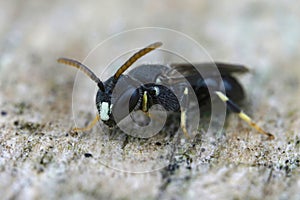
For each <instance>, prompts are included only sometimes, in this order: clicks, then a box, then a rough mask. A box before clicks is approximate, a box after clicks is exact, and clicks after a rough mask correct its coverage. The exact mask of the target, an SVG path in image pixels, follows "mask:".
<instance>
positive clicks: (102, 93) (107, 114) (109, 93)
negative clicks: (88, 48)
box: [57, 42, 162, 127]
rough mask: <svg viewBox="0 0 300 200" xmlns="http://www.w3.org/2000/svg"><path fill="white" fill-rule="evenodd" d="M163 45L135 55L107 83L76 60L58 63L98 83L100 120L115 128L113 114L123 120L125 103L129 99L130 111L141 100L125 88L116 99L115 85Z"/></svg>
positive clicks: (64, 60) (155, 44) (134, 90)
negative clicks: (114, 94)
mask: <svg viewBox="0 0 300 200" xmlns="http://www.w3.org/2000/svg"><path fill="white" fill-rule="evenodd" d="M161 45H162V43H161V42H155V43H153V44H150V45H149V46H147V47H145V48H143V49H141V50H140V51H138V52H137V53H135V54H134V55H133V56H131V57H130V58H129V59H128V60H127V61H126V62H125V63H124V64H123V65H122V66H121V67H120V68H119V69H118V71H117V72H116V73H115V74H114V75H113V76H112V77H111V78H109V79H108V80H107V81H105V83H103V82H102V81H101V80H100V79H99V78H98V77H97V76H96V75H95V74H94V73H93V72H92V71H91V70H90V69H89V68H88V67H87V66H85V65H83V64H82V63H80V62H78V61H76V60H72V59H68V58H59V59H58V60H57V61H58V62H59V63H63V64H67V65H70V66H73V67H75V68H77V69H79V70H81V71H82V72H84V73H85V74H86V75H87V76H89V77H90V78H91V79H92V80H93V81H94V82H96V84H97V86H98V88H99V90H98V92H97V96H96V106H97V109H98V112H99V118H100V119H101V120H102V121H103V122H104V123H105V124H106V125H108V126H109V127H113V126H114V125H115V124H116V122H115V120H114V117H113V114H112V113H113V110H116V113H117V115H116V116H119V114H120V116H121V118H122V117H123V115H124V111H126V109H124V106H123V104H124V102H128V99H129V106H130V107H129V110H132V107H133V106H135V105H136V103H137V101H138V99H139V94H138V91H137V90H136V89H133V88H129V89H128V88H127V90H123V87H121V90H122V92H117V95H116V97H114V96H113V89H114V88H115V85H116V84H117V82H119V81H121V80H122V79H123V78H121V77H125V76H123V75H122V74H123V72H124V71H126V70H127V69H128V68H129V67H130V66H131V65H132V64H133V63H134V62H135V61H136V60H138V59H139V58H140V57H142V56H144V55H145V54H147V53H149V52H150V51H152V50H154V49H156V48H158V47H160V46H161ZM121 82H122V81H121ZM121 85H122V84H121ZM126 85H128V84H127V83H126V84H124V85H123V86H126ZM125 88H126V87H125ZM123 91H124V92H123ZM114 103H116V104H118V106H114ZM126 113H127V112H126ZM118 118H119V117H118Z"/></svg>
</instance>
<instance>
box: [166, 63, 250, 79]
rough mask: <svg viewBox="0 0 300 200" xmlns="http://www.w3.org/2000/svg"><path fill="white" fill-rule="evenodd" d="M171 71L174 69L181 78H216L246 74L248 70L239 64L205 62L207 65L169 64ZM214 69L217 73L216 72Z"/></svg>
mask: <svg viewBox="0 0 300 200" xmlns="http://www.w3.org/2000/svg"><path fill="white" fill-rule="evenodd" d="M170 67H171V68H172V69H175V70H176V71H178V72H179V73H180V74H182V75H183V76H185V77H186V76H191V75H193V74H199V71H200V72H201V74H203V75H205V76H206V77H207V76H208V77H211V76H218V74H221V75H230V74H232V73H246V72H248V71H249V70H248V68H247V67H245V66H244V65H239V64H229V63H222V62H215V63H213V62H211V63H209V62H207V63H194V64H191V63H173V64H170ZM216 67H217V69H218V71H219V72H218V71H217V70H216ZM197 69H198V70H199V71H198V70H197Z"/></svg>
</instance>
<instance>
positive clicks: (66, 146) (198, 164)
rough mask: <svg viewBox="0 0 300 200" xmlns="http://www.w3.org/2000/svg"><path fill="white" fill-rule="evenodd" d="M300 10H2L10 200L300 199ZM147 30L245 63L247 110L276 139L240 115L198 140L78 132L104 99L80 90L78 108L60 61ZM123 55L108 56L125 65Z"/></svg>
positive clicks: (34, 4)
mask: <svg viewBox="0 0 300 200" xmlns="http://www.w3.org/2000/svg"><path fill="white" fill-rule="evenodd" d="M297 4H299V3H297V2H293V3H287V2H283V1H282V2H276V3H274V2H272V1H244V2H243V3H242V2H241V1H234V0H231V1H226V2H210V1H199V2H197V1H184V2H182V1H164V2H156V3H154V2H152V1H151V2H150V1H131V2H130V3H129V2H121V1H107V2H100V1H91V2H89V3H85V2H83V1H82V2H81V1H78V2H75V1H54V2H51V4H50V2H43V1H34V0H31V1H26V2H25V1H24V2H20V1H2V2H1V3H0V27H1V29H0V38H1V40H0V41H1V43H0V44H1V45H0V52H1V53H0V111H1V113H0V193H1V198H3V199H57V198H60V199H102V198H103V199H108V198H110V199H132V198H139V199H160V198H163V199H181V198H186V199H199V198H203V199H300V193H299V189H300V163H299V160H300V153H299V150H300V135H299V134H300V133H299V128H300V120H299V115H300V114H299V106H300V104H299V102H300V101H299V100H300V96H299V94H300V89H299V77H300V76H299V75H300V69H299V65H300V59H299V52H300V46H299V43H300V26H299V18H300V16H299V15H300V14H299V13H300V12H299V11H300V10H299V8H300V5H297ZM149 26H158V27H163V28H171V29H175V30H177V31H181V32H183V33H185V34H187V35H189V36H191V37H192V38H193V39H195V40H196V41H197V42H199V43H200V44H201V45H202V46H203V47H204V48H205V49H206V51H207V52H208V53H209V54H210V56H211V57H212V58H213V59H214V60H219V61H227V62H234V63H242V64H246V65H247V66H248V67H249V68H250V69H251V73H249V74H248V75H246V76H243V77H241V78H240V80H241V81H242V82H243V85H244V87H245V89H246V91H247V94H248V95H247V98H248V99H247V104H246V105H245V107H244V108H245V110H246V111H247V112H248V113H250V115H251V116H253V118H254V119H255V120H256V121H258V123H259V124H260V125H262V126H263V127H264V128H265V129H266V130H268V131H270V132H272V133H273V134H274V135H275V136H276V139H275V140H273V141H266V140H265V139H264V137H262V136H260V135H258V134H257V132H256V131H255V130H253V129H251V128H249V127H248V126H247V125H246V124H245V123H244V122H242V121H241V120H240V119H238V117H237V116H234V115H230V116H229V117H228V119H227V123H226V127H225V129H224V130H223V132H222V134H218V135H214V136H209V135H205V133H202V132H199V134H198V135H197V137H196V138H194V139H193V140H192V141H179V142H178V141H175V140H172V141H171V142H169V143H167V142H166V141H164V140H160V138H152V139H149V140H146V139H136V138H132V137H128V136H126V135H122V134H116V135H115V136H110V135H109V134H107V133H103V132H99V130H101V129H97V128H96V129H93V130H92V131H90V132H87V133H84V134H81V133H80V134H72V132H70V130H71V128H72V127H75V124H74V119H75V118H76V123H77V124H78V126H83V125H85V124H87V123H88V122H89V121H91V120H92V118H93V115H94V110H93V109H95V108H94V107H93V106H94V105H90V104H89V102H90V100H91V99H92V100H91V101H92V102H93V101H94V94H95V90H94V88H92V89H86V90H84V89H83V90H80V91H83V93H80V95H78V97H76V98H77V101H76V102H79V103H78V104H76V105H75V106H74V104H73V105H72V94H73V84H74V81H75V80H81V79H80V77H78V76H77V77H75V73H76V71H75V70H73V69H70V68H68V67H62V66H61V65H59V64H57V63H56V59H57V58H58V57H60V56H66V57H73V58H76V59H78V60H83V59H84V58H85V57H86V56H87V54H88V53H89V52H90V51H91V50H92V49H93V48H94V47H95V46H96V45H97V44H99V43H100V42H102V41H104V40H105V39H107V38H108V37H110V36H111V35H113V34H116V33H119V32H121V31H124V30H129V29H132V28H138V27H149ZM128 43H130V41H128ZM149 43H150V42H149ZM174 43H175V44H176V41H174ZM176 45H179V46H184V45H183V44H176ZM120 48H122V47H120V46H118V45H115V46H111V47H109V49H107V52H106V53H105V55H99V56H103V57H104V58H105V57H107V56H110V58H111V59H112V58H116V57H117V56H119V55H111V54H113V52H114V51H116V50H117V49H120ZM136 48H137V47H136ZM191 53H193V52H191ZM106 64H107V63H106ZM103 69H104V68H103V67H102V68H101V67H99V68H98V70H100V71H101V70H103ZM76 78H78V79H76ZM87 82H88V83H87V84H89V80H87ZM76 83H77V84H78V82H76ZM82 83H83V85H82V86H80V87H82V88H85V87H86V86H89V85H85V83H84V82H82ZM92 84H93V83H91V85H92ZM75 86H76V84H75ZM92 86H93V85H92ZM74 89H75V90H76V89H77V87H74ZM91 96H92V97H91ZM89 97H91V98H89ZM74 110H75V111H76V112H74V113H75V115H73V111H74ZM161 155H162V156H161ZM162 166H166V167H164V168H161V167H162ZM132 172H139V173H132Z"/></svg>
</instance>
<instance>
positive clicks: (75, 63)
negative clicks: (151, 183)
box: [57, 58, 105, 92]
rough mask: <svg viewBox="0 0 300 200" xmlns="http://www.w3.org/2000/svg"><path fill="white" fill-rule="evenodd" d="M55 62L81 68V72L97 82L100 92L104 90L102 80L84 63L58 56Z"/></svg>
mask: <svg viewBox="0 0 300 200" xmlns="http://www.w3.org/2000/svg"><path fill="white" fill-rule="evenodd" d="M57 62H59V63H63V64H66V65H70V66H72V67H75V68H77V69H79V70H81V71H82V72H83V73H85V74H86V75H87V76H88V77H90V78H91V79H92V80H93V81H95V82H96V83H97V85H98V87H99V89H100V90H101V91H102V92H104V91H105V88H104V85H103V82H102V81H101V80H100V79H99V78H98V77H97V76H96V75H95V74H94V72H92V70H90V69H89V68H88V67H87V66H85V65H84V64H82V63H80V62H79V61H77V60H73V59H69V58H59V59H57Z"/></svg>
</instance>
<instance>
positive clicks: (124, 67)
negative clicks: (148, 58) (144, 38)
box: [114, 42, 162, 80]
mask: <svg viewBox="0 0 300 200" xmlns="http://www.w3.org/2000/svg"><path fill="white" fill-rule="evenodd" d="M161 45H162V43H161V42H155V43H153V44H150V45H149V46H147V47H145V48H143V49H141V50H139V51H138V52H136V53H135V54H133V55H132V56H131V57H130V58H129V59H128V60H127V61H126V62H125V63H124V64H123V65H122V66H121V67H120V68H119V69H118V71H117V72H116V73H115V75H114V79H115V80H118V78H119V77H120V75H121V74H123V73H124V72H125V71H126V70H127V69H128V68H129V67H130V66H131V65H132V64H133V63H134V62H135V61H137V60H138V59H139V58H141V57H142V56H144V55H146V54H147V53H149V52H150V51H153V50H154V49H156V48H158V47H160V46H161Z"/></svg>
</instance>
